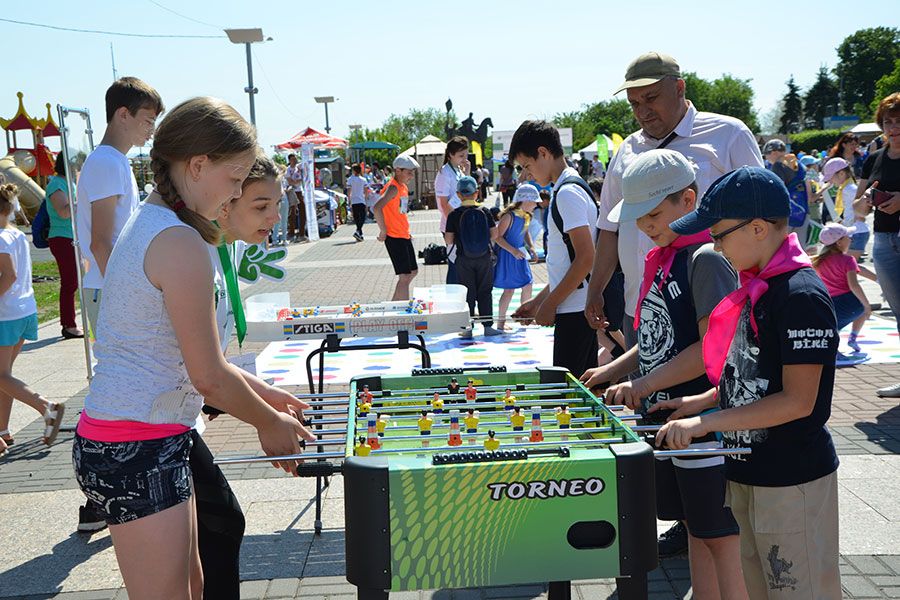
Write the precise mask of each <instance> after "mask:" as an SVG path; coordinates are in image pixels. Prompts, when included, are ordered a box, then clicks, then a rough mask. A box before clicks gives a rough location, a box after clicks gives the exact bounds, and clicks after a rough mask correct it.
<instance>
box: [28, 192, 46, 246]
mask: <svg viewBox="0 0 900 600" xmlns="http://www.w3.org/2000/svg"><path fill="white" fill-rule="evenodd" d="M49 235H50V215H49V214H48V213H47V200H46V199H44V200H42V201H41V206H40V208H38V211H37V214H36V215H34V219H32V221H31V242H32V243H33V244H34V247H35V248H49V247H50V242H49V241H48V240H47V238H48V236H49Z"/></svg>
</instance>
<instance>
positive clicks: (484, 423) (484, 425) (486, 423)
mask: <svg viewBox="0 0 900 600" xmlns="http://www.w3.org/2000/svg"><path fill="white" fill-rule="evenodd" d="M445 415H446V413H444V414H443V415H441V416H445ZM486 415H487V416H488V417H490V416H502V417H504V418H503V419H500V420H493V419H490V420H488V419H485V418H484V417H485V415H484V414H483V415H481V417H482V419H481V420H480V421H479V422H478V427H479V428H480V429H485V430H487V429H490V428H491V427H492V426H497V427H503V426H508V425H509V424H510V423H509V419H508V418H506V417H507V415H506V414H505V413H486ZM599 422H601V419H600V418H599V417H582V418H577V417H576V418H573V419H572V420H571V421H570V423H572V424H573V425H575V424H577V423H599ZM317 423H321V424H322V425H326V424H327V425H346V424H347V420H346V419H323V420H321V421H317ZM637 427H647V428H649V429H637ZM660 427H661V425H642V426H632V427H631V429H633V430H635V431H657V430H658V429H659V428H660ZM431 428H432V429H450V423H449V422H448V423H435V424H433V425H432V426H431ZM418 429H419V426H418V425H392V426H390V427H387V429H386V431H391V432H394V431H418ZM358 431H359V429H358ZM318 432H321V433H323V434H324V435H328V434H332V435H337V434H346V433H347V430H346V429H322V430H317V433H318Z"/></svg>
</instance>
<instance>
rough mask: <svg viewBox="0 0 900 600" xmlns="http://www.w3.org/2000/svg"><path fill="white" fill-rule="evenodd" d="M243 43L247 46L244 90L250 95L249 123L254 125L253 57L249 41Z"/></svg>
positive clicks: (254, 89)
mask: <svg viewBox="0 0 900 600" xmlns="http://www.w3.org/2000/svg"><path fill="white" fill-rule="evenodd" d="M244 45H245V46H247V88H246V89H245V90H244V91H245V92H247V93H248V94H249V95H250V123H251V124H252V125H253V126H254V127H256V104H254V100H253V95H254V94H256V91H257V90H256V88H255V87H253V59H252V57H251V55H250V42H247V43H246V44H244Z"/></svg>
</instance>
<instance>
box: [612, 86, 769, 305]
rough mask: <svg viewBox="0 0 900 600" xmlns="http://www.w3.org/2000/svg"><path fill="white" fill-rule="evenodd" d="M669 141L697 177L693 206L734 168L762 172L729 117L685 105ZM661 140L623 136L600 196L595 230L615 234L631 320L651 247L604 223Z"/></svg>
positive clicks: (745, 133)
mask: <svg viewBox="0 0 900 600" xmlns="http://www.w3.org/2000/svg"><path fill="white" fill-rule="evenodd" d="M675 133H676V134H677V137H675V138H674V139H673V140H672V141H671V142H669V144H668V145H667V146H666V148H668V149H670V150H675V151H677V152H680V153H681V154H683V155H684V156H686V157H687V158H688V160H690V161H691V163H693V164H694V167H695V170H696V171H697V191H698V200H699V198H700V197H702V196H703V194H705V193H706V190H707V189H709V186H710V185H712V183H713V182H714V181H715V180H716V179H718V178H719V177H721V176H722V175H724V174H726V173H729V172H731V171H733V170H735V169H737V168H738V167H743V166H751V167H762V166H763V161H762V156H761V155H760V152H759V146H758V145H757V143H756V138H754V137H753V133H751V131H750V130H749V129H748V128H747V126H746V125H744V123H743V122H742V121H741V120H740V119H735V118H734V117H727V116H725V115H717V114H715V113H708V112H699V111H698V110H697V109H696V108H694V105H693V104H691V103H690V101H689V102H688V110H687V112H686V113H685V115H684V117H683V118H682V119H681V121H680V122H679V123H678V125H677V126H676V127H675ZM662 141H663V140H657V139H655V138H652V137H650V136H649V135H646V134H645V133H644V131H643V130H639V131H636V132H634V133H632V134H631V135H629V136H628V137H627V138H625V140H624V141H623V142H622V144H621V145H620V146H619V149H618V151H617V152H616V154H615V156H614V157H613V158H612V160H611V161H610V163H609V168H608V169H607V172H606V179H604V181H603V191H602V192H601V194H600V216H599V218H598V219H597V227H599V228H600V229H602V230H604V231H614V232H615V231H618V233H619V262H620V263H621V265H622V271H623V272H624V274H625V312H626V313H627V314H628V315H629V316H634V314H635V310H636V307H637V299H638V293H639V292H640V287H641V280H642V277H643V273H644V258H645V257H646V256H647V253H648V252H649V251H650V250H651V249H652V248H653V242H652V241H650V238H648V237H647V236H646V235H644V234H643V233H641V231H640V230H639V229H638V228H637V223H636V222H634V221H630V222H627V223H621V224H619V223H612V222H610V221H609V220H608V219H607V218H606V217H607V215H609V211H611V210H612V208H613V207H614V206H615V205H616V204H618V203H619V202H620V201H621V200H622V173H624V172H625V169H626V168H628V165H630V164H631V163H632V162H634V160H635V159H636V158H637V156H638V155H639V154H640V153H641V152H646V151H647V150H653V149H654V148H657V147H658V146H659V144H660V143H661V142H662Z"/></svg>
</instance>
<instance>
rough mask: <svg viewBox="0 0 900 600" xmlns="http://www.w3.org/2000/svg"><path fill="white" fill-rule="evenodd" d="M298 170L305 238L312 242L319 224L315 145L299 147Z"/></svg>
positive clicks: (315, 237)
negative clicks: (304, 210) (304, 213)
mask: <svg viewBox="0 0 900 600" xmlns="http://www.w3.org/2000/svg"><path fill="white" fill-rule="evenodd" d="M300 169H301V172H302V173H303V205H304V208H305V209H306V236H307V237H308V238H309V240H310V241H313V240H317V239H319V222H318V219H317V218H316V148H315V145H313V144H301V145H300Z"/></svg>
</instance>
